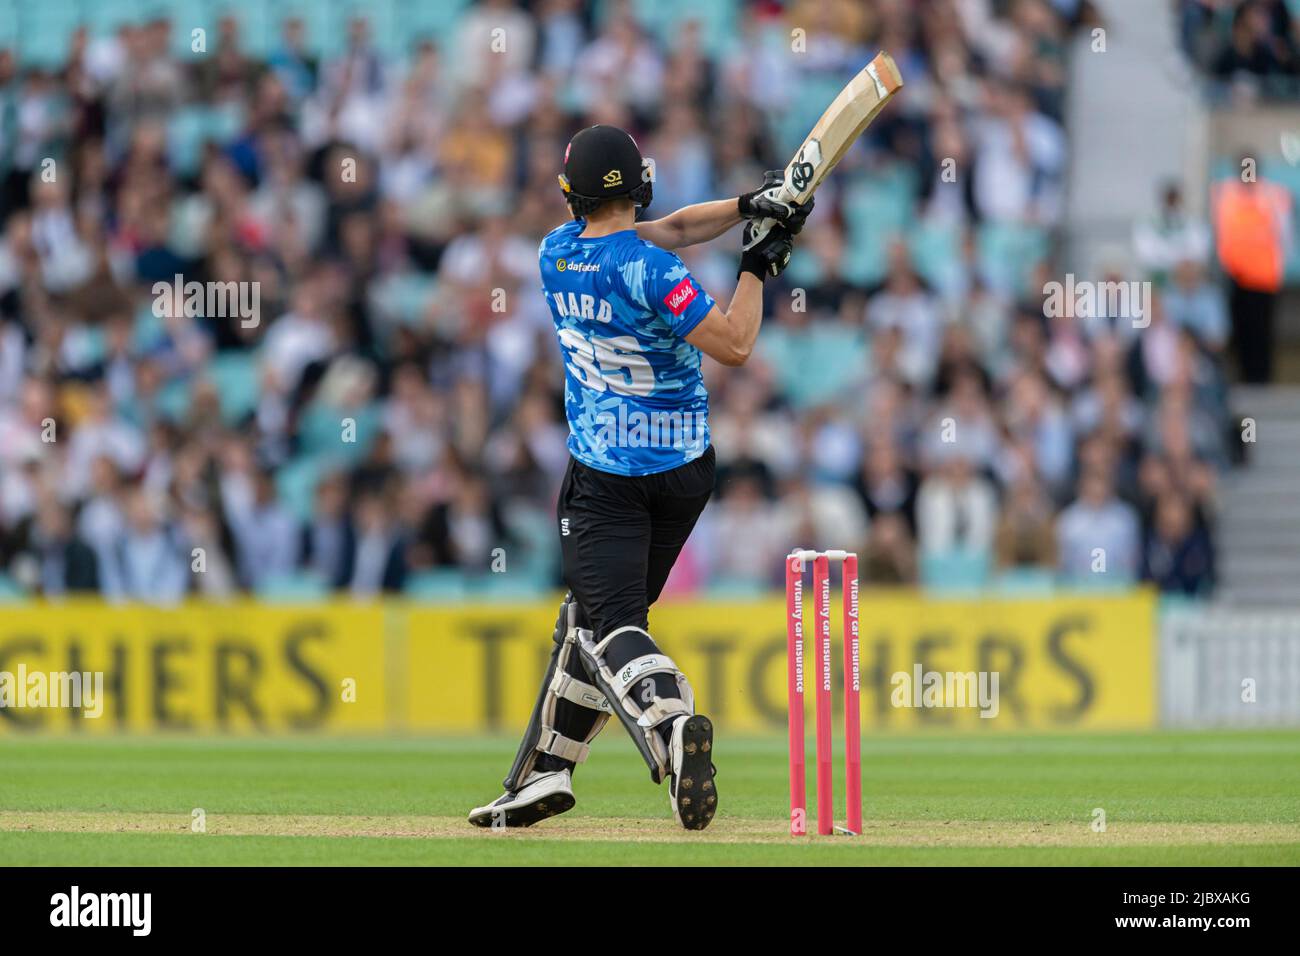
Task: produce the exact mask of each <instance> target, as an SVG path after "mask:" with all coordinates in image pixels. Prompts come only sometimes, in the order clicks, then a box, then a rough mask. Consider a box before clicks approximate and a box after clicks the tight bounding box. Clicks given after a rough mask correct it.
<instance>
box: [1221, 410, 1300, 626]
mask: <svg viewBox="0 0 1300 956" xmlns="http://www.w3.org/2000/svg"><path fill="white" fill-rule="evenodd" d="M1232 409H1233V413H1234V416H1235V417H1236V418H1237V419H1238V420H1240V419H1242V418H1246V417H1250V418H1253V419H1255V423H1256V441H1255V444H1253V445H1251V446H1250V449H1249V463H1248V464H1247V465H1246V467H1244V468H1238V469H1235V470H1233V471H1232V472H1230V473H1229V474H1227V475H1226V476H1225V477H1224V480H1223V484H1222V488H1221V495H1220V497H1221V502H1220V517H1219V541H1218V544H1219V573H1220V586H1219V597H1220V598H1221V599H1223V600H1226V601H1229V602H1231V603H1233V604H1238V605H1242V606H1246V607H1295V606H1297V605H1300V387H1285V388H1284V387H1273V388H1258V387H1246V386H1238V387H1236V388H1234V389H1233V391H1232Z"/></svg>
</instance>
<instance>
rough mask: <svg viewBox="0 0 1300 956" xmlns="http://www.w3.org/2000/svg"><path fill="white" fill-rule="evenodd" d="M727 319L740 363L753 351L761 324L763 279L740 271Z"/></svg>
mask: <svg viewBox="0 0 1300 956" xmlns="http://www.w3.org/2000/svg"><path fill="white" fill-rule="evenodd" d="M727 321H728V323H729V324H730V325H731V327H732V334H733V336H734V338H735V341H734V348H735V351H736V354H737V355H738V356H740V357H741V363H739V364H743V362H744V361H745V360H746V359H748V358H749V356H750V355H751V354H752V353H753V351H754V342H756V341H757V340H758V330H759V327H760V326H761V325H762V324H763V280H761V279H759V278H758V277H757V276H755V275H754V274H753V273H750V272H742V273H741V274H740V278H739V279H738V280H737V281H736V294H735V295H733V296H732V297H731V305H730V306H729V307H728V308H727Z"/></svg>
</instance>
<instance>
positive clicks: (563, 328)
mask: <svg viewBox="0 0 1300 956" xmlns="http://www.w3.org/2000/svg"><path fill="white" fill-rule="evenodd" d="M585 228H586V221H585V220H582V219H577V220H574V221H572V222H568V223H565V224H564V225H563V226H560V227H559V228H558V229H555V230H552V231H551V233H550V234H549V235H547V237H546V238H545V239H543V240H542V244H541V248H540V249H539V250H538V259H539V261H540V265H541V270H542V289H543V291H544V292H545V294H546V301H547V304H548V305H549V306H550V308H551V317H552V318H553V319H554V320H555V333H556V336H557V337H558V338H559V341H560V351H561V352H562V353H563V356H564V406H565V412H566V414H567V416H568V419H569V452H570V454H572V455H573V457H574V458H576V459H577V460H578V461H580V462H582V463H583V464H585V465H589V466H590V467H592V468H595V469H597V470H598V471H606V472H612V473H614V474H617V475H652V474H655V473H657V472H661V471H667V470H669V469H670V468H676V467H678V466H679V465H683V464H685V463H686V462H688V461H693V460H694V459H696V458H698V457H700V455H702V454H704V452H705V450H706V449H707V448H708V447H709V425H708V416H709V396H708V393H707V392H706V391H705V390H704V380H703V376H702V375H701V374H700V350H699V349H697V348H696V347H695V346H693V345H691V344H690V343H688V342H687V341H686V336H687V335H688V334H689V333H690V331H691V330H692V329H694V328H695V326H697V325H699V324H700V320H701V319H703V318H704V316H705V315H707V314H708V312H709V310H710V309H712V308H713V305H714V302H713V299H712V297H710V296H709V294H708V293H707V292H705V291H704V290H703V289H702V288H701V287H700V284H699V283H698V282H696V281H695V279H694V278H693V277H692V276H691V274H690V273H689V272H687V271H686V266H685V265H683V264H682V260H681V259H680V258H678V257H677V256H676V255H675V254H674V253H671V252H666V251H664V250H663V249H660V248H659V247H658V246H655V245H653V244H651V243H649V242H646V241H644V240H642V239H638V238H637V234H636V232H635V230H632V229H627V230H624V231H622V232H616V233H613V234H612V235H608V236H601V237H599V238H594V239H584V238H582V237H581V236H580V233H581V232H582V230H583V229H585Z"/></svg>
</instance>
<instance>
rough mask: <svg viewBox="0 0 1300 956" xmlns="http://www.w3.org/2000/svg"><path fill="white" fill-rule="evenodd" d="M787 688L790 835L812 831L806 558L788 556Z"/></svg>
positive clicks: (786, 610) (786, 608)
mask: <svg viewBox="0 0 1300 956" xmlns="http://www.w3.org/2000/svg"><path fill="white" fill-rule="evenodd" d="M785 617H786V692H787V694H788V697H789V704H790V835H791V836H805V835H806V834H807V833H808V795H807V778H806V777H805V770H804V732H803V559H802V558H800V557H799V556H798V555H797V554H792V555H790V556H789V557H787V558H786V559H785Z"/></svg>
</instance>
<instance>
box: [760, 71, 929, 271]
mask: <svg viewBox="0 0 1300 956" xmlns="http://www.w3.org/2000/svg"><path fill="white" fill-rule="evenodd" d="M902 88H903V76H902V74H901V73H899V72H898V65H897V64H895V63H894V58H893V57H892V56H890V55H889V54H888V53H880V54H878V55H877V56H876V58H875V59H874V60H872V61H871V62H870V63H868V64H867V65H866V66H864V67H863V68H862V70H861V72H859V73H858V75H857V76H855V77H854V78H853V79H851V80H849V83H848V85H847V86H846V87H844V89H842V90H840V92H839V95H838V96H836V97H835V99H834V101H832V103H831V105H830V106H828V107H826V112H824V113H822V115H821V119H819V120H818V121H817V124H816V125H815V126H814V127H813V128H812V132H810V133H809V134H808V138H807V139H805V140H804V141H803V145H802V146H800V147H799V149H798V150H797V151H796V152H795V154H794V158H793V159H792V160H790V165H788V166H786V168H785V176H784V179H783V180H782V182H781V184H780V185H778V186H773V187H772V188H771V189H770V190H768V192H767V195H769V196H770V197H771V198H773V199H778V200H780V201H781V202H787V203H790V202H794V203H802V202H805V201H806V200H807V199H808V197H809V196H811V195H812V194H813V193H814V192H816V191H817V187H818V186H820V185H821V184H822V180H823V179H825V178H826V176H827V174H828V173H830V171H831V170H832V169H834V168H835V164H836V163H838V162H839V161H840V160H841V159H843V158H844V154H845V153H846V152H848V150H849V147H850V146H852V145H853V142H854V140H856V139H857V138H858V137H859V136H861V135H862V131H863V130H865V129H866V128H867V127H868V126H870V125H871V122H872V120H874V119H875V118H876V117H877V116H879V115H880V111H881V110H883V109H884V108H885V105H886V104H887V103H888V102H889V101H890V100H891V99H893V98H894V96H895V95H896V94H897V93H898V91H899V90H901V89H902ZM774 225H776V220H774V219H763V220H760V221H759V222H757V223H756V224H755V229H754V230H753V233H752V234H751V237H750V241H749V242H747V243H746V244H745V245H746V248H749V247H750V246H752V245H754V244H755V243H757V242H758V241H759V240H760V239H762V238H763V237H764V236H766V235H767V233H768V231H769V230H770V229H771V228H772V227H773V226H774Z"/></svg>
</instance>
